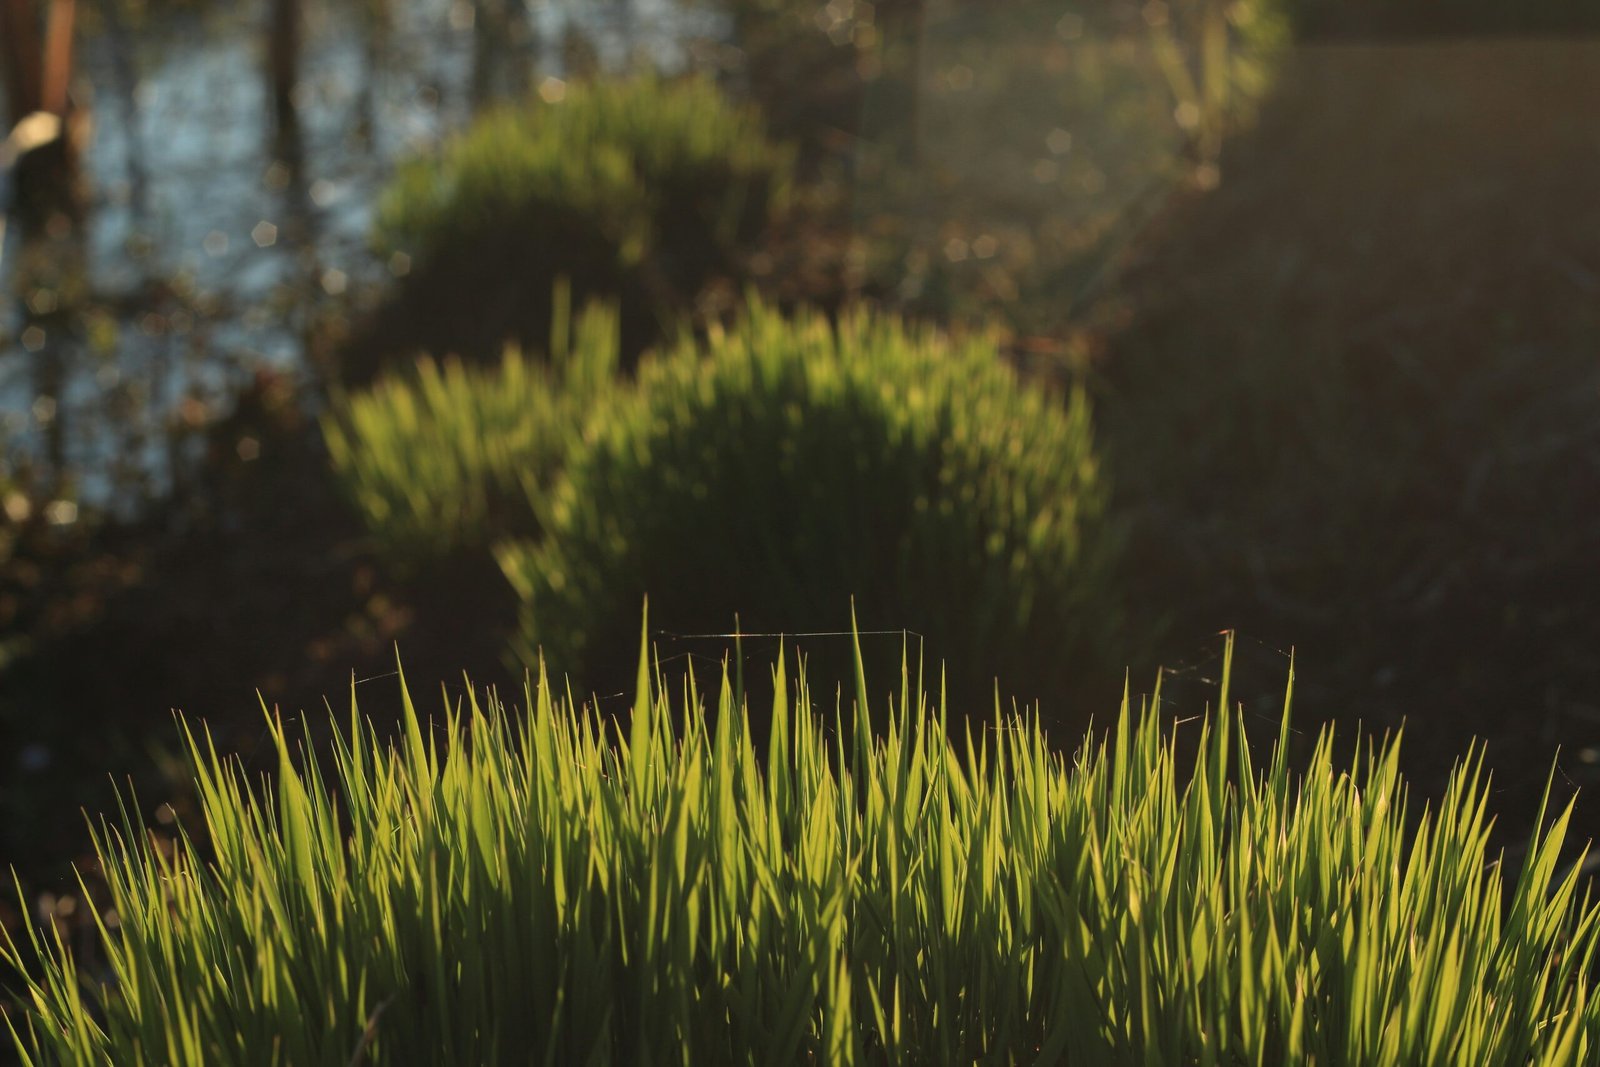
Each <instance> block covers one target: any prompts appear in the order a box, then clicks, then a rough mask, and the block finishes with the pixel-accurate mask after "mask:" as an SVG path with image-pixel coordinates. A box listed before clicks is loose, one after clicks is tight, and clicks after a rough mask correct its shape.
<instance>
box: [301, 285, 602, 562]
mask: <svg viewBox="0 0 1600 1067" xmlns="http://www.w3.org/2000/svg"><path fill="white" fill-rule="evenodd" d="M554 307H555V312H556V314H555V322H554V326H553V328H552V332H551V342H550V347H549V352H548V356H547V357H546V358H545V359H542V360H539V359H532V358H529V357H526V356H524V355H523V354H522V353H521V352H520V351H519V350H517V349H514V348H513V349H508V350H507V351H506V352H505V353H504V355H503V356H502V358H501V360H500V363H499V365H498V366H494V367H477V366H472V365H469V364H465V363H463V362H461V361H460V360H453V359H448V360H445V361H442V362H440V361H436V360H433V359H429V358H423V359H420V360H418V361H417V363H416V365H415V370H414V373H410V374H390V375H388V376H386V377H384V378H383V379H380V380H379V381H378V382H377V383H375V384H374V385H373V386H372V387H371V388H370V389H367V390H364V391H361V392H358V393H354V394H347V395H344V396H341V397H340V398H338V400H337V401H336V403H335V404H334V406H333V408H332V410H331V411H330V412H329V413H328V415H327V416H326V417H325V418H324V419H323V421H322V430H323V439H324V440H325V441H326V443H327V446H328V454H329V458H330V460H331V462H332V464H333V469H334V472H335V475H336V477H337V478H338V481H339V483H340V485H341V487H342V488H343V490H344V492H345V494H346V496H347V497H348V498H349V499H350V501H351V503H352V504H354V506H355V507H356V510H357V511H358V512H360V514H361V516H362V519H363V520H364V521H365V523H366V525H367V528H368V529H369V530H370V531H371V532H372V535H373V537H374V540H375V541H376V542H377V543H378V545H379V547H380V549H381V550H382V552H383V553H384V555H385V556H386V557H387V558H388V559H390V560H391V561H394V562H395V563H397V564H399V565H401V566H411V567H415V566H417V565H420V564H421V563H423V562H425V561H427V560H430V559H436V558H439V557H443V556H448V555H450V554H451V553H456V552H473V551H476V552H478V553H480V554H482V555H485V556H486V555H487V553H488V549H489V546H490V545H491V544H493V543H495V542H496V541H498V540H500V539H502V538H506V537H518V536H521V537H526V536H531V535H533V534H534V533H536V532H537V531H538V522H537V519H536V517H535V515H534V509H533V507H532V505H531V504H530V501H531V500H538V499H540V498H542V497H543V496H544V495H545V494H546V493H547V492H548V491H549V489H550V487H551V485H552V483H553V482H554V480H555V478H556V476H557V474H558V473H559V472H560V470H561V467H562V464H563V462H564V459H565V456H566V453H567V452H568V450H569V449H570V448H571V446H572V444H573V442H574V440H575V439H576V438H577V437H578V436H579V434H580V432H581V429H582V425H583V422H584V420H585V419H586V418H587V417H588V414H589V409H590V407H591V406H593V405H594V404H595V403H596V402H597V401H598V400H599V399H600V398H601V397H602V396H603V395H604V394H605V393H606V392H607V391H609V390H612V389H616V388H619V387H620V385H619V382H618V376H617V361H618V346H619V338H618V319H617V314H616V310H615V309H614V308H611V307H608V306H606V305H603V304H600V303H591V304H590V305H588V306H587V307H586V308H585V309H584V310H583V312H582V313H581V314H580V315H579V316H578V319H577V322H576V323H575V324H573V323H572V321H571V318H570V315H569V312H568V308H569V307H570V296H569V293H568V291H567V290H566V289H565V288H564V287H558V289H557V292H556V296H555V299H554Z"/></svg>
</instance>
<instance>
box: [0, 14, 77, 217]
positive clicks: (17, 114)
mask: <svg viewBox="0 0 1600 1067" xmlns="http://www.w3.org/2000/svg"><path fill="white" fill-rule="evenodd" d="M76 22H77V3H76V0H51V3H50V9H49V14H48V17H47V19H46V23H45V32H44V34H43V36H42V37H41V35H40V34H39V32H38V20H37V19H36V17H35V15H34V10H33V5H32V0H0V74H3V75H4V80H5V87H6V97H7V101H8V103H9V113H8V114H7V115H6V116H5V123H4V127H3V129H0V135H3V136H0V140H3V139H5V138H6V137H9V136H10V135H11V134H12V131H13V130H15V129H16V128H17V127H18V124H19V123H22V122H23V121H24V120H26V119H28V118H29V116H35V115H40V114H41V113H42V114H44V115H49V116H53V117H54V118H55V119H57V120H58V122H57V123H56V124H55V125H54V127H53V129H52V133H50V134H49V135H46V136H45V137H43V138H41V139H40V140H38V141H37V143H32V142H30V143H25V144H23V145H21V146H20V149H21V150H20V153H19V155H18V157H17V158H16V159H15V161H14V164H13V167H14V169H13V171H12V174H11V192H12V203H11V204H9V205H0V209H4V208H9V210H10V212H11V214H12V216H13V217H14V218H15V219H16V221H17V223H18V224H19V227H20V228H21V230H22V232H23V235H24V238H26V237H27V236H28V235H30V234H31V233H33V232H35V231H37V230H38V229H39V228H41V227H42V226H43V225H45V224H46V223H48V222H49V221H50V220H51V219H53V218H56V217H65V218H66V219H67V220H68V221H69V222H72V221H76V220H77V219H78V218H79V217H80V216H81V214H82V199H81V197H80V195H79V192H80V186H79V182H78V148H79V145H80V143H81V142H82V140H83V139H84V137H85V136H86V134H87V124H86V123H85V122H84V116H82V115H79V114H76V113H75V112H74V109H73V107H72V102H71V99H70V94H69V88H70V86H71V83H72V42H73V34H74V28H75V25H76Z"/></svg>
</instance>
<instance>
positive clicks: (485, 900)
mask: <svg viewBox="0 0 1600 1067" xmlns="http://www.w3.org/2000/svg"><path fill="white" fill-rule="evenodd" d="M858 661H859V660H858ZM920 674H921V672H920V669H906V668H902V674H901V678H900V684H899V687H898V696H895V697H891V698H890V699H889V700H888V702H887V703H886V704H885V703H882V702H879V701H877V700H875V699H871V698H869V696H868V693H869V688H870V687H869V684H868V682H867V681H866V679H865V678H864V677H863V676H862V675H861V674H859V673H858V675H857V680H856V686H855V693H854V700H853V702H851V703H849V704H843V705H841V706H840V707H837V708H835V709H832V710H830V709H826V708H823V707H821V706H820V705H818V704H816V703H814V702H813V697H812V694H811V692H810V690H809V689H808V687H807V685H806V683H805V680H804V673H803V671H802V672H801V676H800V677H799V679H797V680H796V681H795V682H794V683H793V684H792V685H791V682H790V679H789V677H788V675H787V673H786V670H785V667H784V664H783V662H782V661H781V660H780V661H779V664H778V666H777V668H776V670H775V672H774V675H773V679H772V683H773V684H772V686H771V690H770V704H768V703H767V702H766V701H763V702H762V708H761V710H762V711H763V712H768V713H770V716H771V721H772V723H773V729H772V730H771V734H770V739H769V741H768V743H767V746H766V747H765V750H764V751H761V752H757V751H756V750H755V749H754V748H753V746H752V744H751V740H750V737H751V734H750V725H751V715H752V712H751V710H750V705H749V704H748V703H747V702H746V701H745V700H744V699H743V695H744V694H743V687H742V685H741V679H740V678H739V677H738V675H737V673H736V674H735V675H734V677H732V678H730V677H729V676H728V672H727V670H726V669H725V670H724V672H723V677H722V684H721V686H720V687H719V688H718V689H717V690H716V692H715V693H714V694H702V693H701V692H700V691H699V690H698V689H697V687H696V683H695V681H694V679H693V678H692V677H688V678H686V679H684V680H683V682H682V684H681V686H669V685H667V684H666V682H665V678H664V676H663V675H662V674H661V673H660V670H659V668H657V669H656V671H654V672H652V671H651V670H650V668H649V664H648V661H647V660H646V658H645V657H644V656H643V655H641V657H640V662H639V677H638V680H637V695H636V698H635V701H634V712H633V714H632V716H631V720H630V721H627V722H622V721H609V720H605V719H603V718H602V717H601V716H600V715H599V713H598V712H597V711H595V710H594V709H592V708H586V707H579V706H577V705H575V704H574V703H573V702H572V700H571V698H570V696H564V695H562V693H561V691H560V689H559V688H558V687H557V686H555V685H552V684H551V681H550V677H549V675H548V673H547V672H546V671H545V670H544V669H542V668H541V670H540V672H539V674H538V677H537V680H536V681H534V682H532V683H531V684H530V686H529V688H528V690H527V692H526V694H525V697H526V700H527V702H528V712H527V715H526V717H522V716H514V715H512V714H511V713H510V712H509V711H508V710H507V709H506V708H505V707H504V706H503V705H502V704H500V703H499V702H498V701H497V700H495V699H494V697H493V696H492V695H490V696H489V698H488V699H487V700H486V701H485V702H483V703H480V702H479V699H478V697H476V696H475V695H474V696H472V697H469V698H465V699H456V700H449V699H447V701H446V707H445V710H444V714H443V716H442V718H440V719H438V720H435V721H432V722H424V721H423V720H422V718H421V717H420V716H419V715H418V713H417V711H416V710H415V708H414V707H413V705H412V702H411V699H410V697H409V696H408V695H406V694H405V690H404V686H403V685H402V706H403V716H402V719H401V730H400V734H399V737H398V739H397V740H396V741H394V742H392V743H391V742H389V741H386V740H384V739H383V737H382V735H381V734H380V733H379V732H378V731H377V730H375V729H374V728H373V727H372V726H371V725H370V724H369V723H368V722H367V721H366V720H365V719H364V718H363V717H362V714H361V712H360V711H359V709H358V708H357V707H356V706H355V703H354V700H353V699H352V704H351V708H350V713H349V716H348V719H347V720H346V724H345V725H344V726H343V728H342V729H340V730H336V731H335V736H334V741H333V746H332V758H331V760H330V761H325V762H324V763H323V764H320V765H319V764H318V763H316V762H315V761H312V760H308V759H306V758H305V757H304V755H303V753H297V751H296V750H297V748H300V749H302V750H303V745H304V743H297V742H296V740H295V739H294V738H292V737H291V736H290V734H289V731H287V730H286V729H285V728H284V727H283V725H282V723H281V720H279V719H277V718H275V717H274V718H271V719H270V720H269V723H270V727H271V733H272V737H273V740H274V743H275V745H276V749H277V762H278V769H277V775H276V777H275V780H272V781H269V782H265V783H263V782H259V781H254V780H251V779H250V778H248V777H247V776H246V775H245V774H244V773H243V772H242V770H241V768H240V767H239V765H238V764H237V763H236V762H235V761H233V760H230V759H228V758H225V757H222V756H220V755H219V754H218V753H217V752H216V751H215V750H214V748H213V747H212V746H211V745H210V744H209V742H208V741H207V739H206V737H205V735H204V734H203V733H198V734H197V733H194V732H192V731H190V730H189V729H188V728H187V727H185V734H186V737H187V739H188V742H189V745H190V749H191V753H192V756H193V760H194V766H195V775H196V779H197V784H198V788H199V791H200V795H201V797H202V809H203V816H204V822H205V826H204V834H205V838H206V839H207V840H208V842H209V845H208V847H207V849H205V850H202V849H200V848H199V847H198V846H196V845H194V844H192V843H190V842H189V841H188V840H187V839H185V840H184V841H183V842H181V843H180V844H179V846H178V847H177V848H176V849H175V850H174V851H173V852H172V853H171V854H165V853H162V852H159V851H156V850H153V849H152V848H151V847H150V846H149V845H148V844H147V839H146V836H145V833H144V829H143V827H142V826H141V825H140V823H139V822H138V821H137V818H136V817H135V816H134V815H132V814H131V812H132V811H133V810H136V809H134V808H132V807H131V806H130V807H125V808H124V809H123V813H122V815H121V818H120V820H119V821H117V822H115V823H112V822H102V823H101V824H100V828H99V830H98V832H97V845H98V850H99V853H100V856H101V862H102V864H103V865H104V867H105V870H106V877H107V881H108V885H109V890H110V894H111V899H110V901H109V902H107V903H108V905H109V908H108V912H107V914H112V913H114V914H115V916H116V920H115V922H114V923H113V922H103V923H102V924H101V925H100V928H99V935H100V937H99V939H100V942H101V948H102V949H103V951H104V953H105V964H104V967H103V968H100V969H96V970H90V969H89V968H88V964H87V963H86V962H79V961H78V960H76V959H75V958H74V956H73V955H72V954H71V953H69V952H68V951H67V950H66V948H65V947H64V946H63V945H62V943H61V942H60V940H59V938H55V937H52V936H51V934H50V933H48V932H45V933H43V934H37V933H36V934H33V935H31V936H32V940H31V942H29V943H25V944H21V945H18V944H16V943H14V942H13V941H12V940H10V939H9V938H8V939H7V940H6V941H5V942H4V943H3V947H0V956H3V957H4V959H5V961H6V963H7V964H9V965H10V967H11V968H13V969H14V971H15V974H16V975H17V977H15V978H13V979H12V980H13V981H20V982H22V983H23V985H24V989H23V992H24V993H25V999H26V1001H27V1002H28V1003H29V1004H30V1005H31V1009H30V1011H29V1012H28V1013H27V1014H25V1015H23V1016H22V1017H20V1018H14V1019H12V1020H11V1026H12V1027H13V1032H14V1036H15V1038H16V1043H17V1046H18V1048H19V1050H20V1052H21V1054H22V1058H23V1061H24V1062H25V1063H30V1064H35V1063H38V1064H43V1063H62V1062H74V1063H108V1064H109V1063H116V1064H139V1063H148V1062H164V1063H201V1062H204V1063H208V1064H228V1063H246V1062H249V1063H259V1062H267V1061H271V1062H283V1063H295V1064H341V1065H342V1064H347V1063H360V1062H377V1063H410V1062H429V1063H442V1064H449V1063H472V1064H481V1063H496V1062H512V1061H516V1062H525V1061H527V1060H529V1059H533V1060H537V1061H541V1062H546V1063H569V1062H592V1063H606V1062H619V1061H620V1062H629V1063H644V1062H682V1063H707V1062H736V1063H754V1062H762V1063H787V1062H801V1061H817V1060H827V1061H830V1062H839V1063H852V1062H891V1063H904V1062H973V1061H981V1062H994V1063H1004V1062H1013V1061H1016V1060H1020V1059H1029V1060H1034V1061H1037V1062H1043V1063H1051V1062H1070V1063H1075V1064H1079V1063H1081V1064H1101V1063H1104V1064H1125V1063H1130V1062H1144V1063H1189V1064H1231V1063H1260V1062H1284V1063H1313V1062H1314V1063H1437V1064H1472V1065H1479V1064H1525V1063H1535V1064H1552V1065H1553V1064H1578V1063H1582V1062H1586V1061H1587V1060H1588V1059H1589V1058H1590V1057H1591V1055H1592V1052H1593V1050H1594V1047H1595V1043H1596V1040H1597V1038H1600V1007H1597V1001H1595V1000H1594V999H1593V998H1592V997H1591V988H1590V982H1591V978H1592V965H1593V962H1594V951H1595V943H1596V930H1597V926H1596V917H1597V912H1596V909H1595V907H1594V905H1593V904H1592V903H1591V901H1590V898H1589V897H1588V895H1587V893H1586V892H1583V893H1581V894H1580V884H1579V874H1578V870H1577V869H1576V868H1573V869H1571V870H1567V871H1560V870H1558V869H1557V856H1558V853H1559V851H1560V849H1561V847H1562V843H1563V838H1564V834H1565V831H1566V825H1567V820H1568V817H1569V815H1570V809H1569V810H1568V811H1567V812H1563V813H1562V814H1560V815H1559V816H1558V817H1556V818H1555V820H1554V822H1553V824H1551V825H1550V827H1549V829H1548V830H1547V832H1545V833H1544V834H1543V835H1541V836H1539V837H1538V838H1537V839H1536V840H1535V841H1534V842H1533V845H1532V847H1531V848H1530V849H1529V852H1528V856H1527V860H1526V862H1525V864H1524V866H1523V868H1522V870H1521V871H1520V873H1518V874H1516V875H1515V876H1514V879H1513V881H1512V882H1511V883H1510V885H1509V887H1508V886H1507V885H1506V884H1505V883H1506V879H1507V878H1508V877H1511V876H1509V875H1508V874H1507V872H1505V871H1504V870H1503V868H1502V865H1501V864H1500V863H1499V862H1498V861H1496V860H1495V859H1494V858H1493V857H1492V856H1490V855H1489V854H1488V853H1487V844H1486V842H1487V838H1488V835H1489V828H1490V821H1491V820H1490V816H1489V815H1488V813H1487V800H1488V791H1489V786H1488V782H1487V780H1486V779H1485V776H1484V774H1483V769H1482V754H1481V752H1478V753H1474V754H1473V755H1471V756H1469V757H1468V758H1467V759H1466V761H1465V762H1463V763H1462V764H1461V765H1460V766H1459V767H1458V769H1457V772H1456V775H1455V777H1454V778H1453V779H1452V781H1451V783H1450V786H1449V788H1448V789H1447V790H1446V792H1445V793H1444V795H1443V796H1442V797H1441V798H1439V799H1438V800H1437V801H1436V802H1434V803H1430V804H1428V805H1427V806H1426V807H1425V808H1424V809H1423V811H1422V812H1421V813H1420V815H1418V814H1417V813H1416V811H1415V810H1414V809H1413V807H1412V804H1411V802H1410V799H1409V797H1408V793H1407V789H1406V786H1405V784H1404V782H1403V781H1402V780H1401V779H1400V777H1399V775H1398V773H1397V771H1396V752H1397V744H1398V741H1388V742H1385V743H1384V744H1382V745H1374V746H1369V747H1368V748H1367V750H1366V751H1365V753H1364V754H1363V755H1361V756H1359V757H1358V758H1357V759H1356V760H1355V761H1354V762H1353V763H1352V764H1351V765H1349V766H1343V765H1341V764H1338V763H1336V762H1335V760H1334V757H1333V754H1332V753H1333V745H1332V734H1331V732H1329V731H1327V730H1324V731H1323V732H1322V734H1321V735H1320V737H1319V739H1318V742H1317V744H1316V747H1315V750H1314V752H1313V753H1312V755H1311V757H1310V760H1309V762H1307V763H1306V764H1305V766H1304V769H1303V770H1302V771H1301V772H1300V773H1295V772H1294V771H1292V770H1291V767H1290V763H1289V759H1288V752H1287V747H1286V741H1287V738H1288V736H1289V727H1288V724H1289V710H1288V700H1287V698H1286V700H1285V708H1284V717H1283V721H1282V725H1281V731H1280V733H1279V735H1278V739H1277V744H1276V746H1275V747H1273V748H1272V750H1271V751H1270V753H1269V754H1267V755H1266V757H1265V759H1264V760H1261V761H1260V762H1259V764H1258V762H1257V759H1256V757H1255V756H1254V755H1253V754H1252V747H1251V745H1250V744H1249V743H1248V742H1247V740H1246V738H1245V735H1244V732H1243V721H1242V715H1235V714H1234V712H1232V711H1230V710H1223V711H1221V712H1219V713H1218V714H1217V715H1215V716H1213V717H1209V718H1208V719H1207V720H1206V721H1203V722H1199V723H1196V722H1192V721H1191V722H1188V723H1185V724H1183V725H1182V726H1178V727H1174V728H1173V732H1168V731H1167V730H1165V729H1164V728H1163V727H1162V725H1161V723H1162V716H1161V713H1160V703H1159V694H1158V695H1157V696H1156V697H1155V698H1153V699H1152V700H1151V701H1149V702H1147V703H1145V702H1141V706H1140V707H1138V708H1136V707H1135V706H1134V704H1133V702H1132V701H1130V700H1128V699H1124V701H1123V704H1122V707H1121V709H1120V712H1119V714H1118V717H1117V720H1116V722H1115V724H1114V726H1113V727H1112V729H1111V732H1110V735H1109V737H1108V738H1105V739H1103V740H1102V739H1100V738H1099V736H1098V735H1096V734H1095V733H1093V732H1091V733H1090V735H1089V736H1088V737H1086V738H1085V739H1084V741H1083V743H1082V745H1081V746H1080V747H1079V749H1078V750H1077V752H1076V753H1075V754H1073V755H1072V756H1070V757H1069V756H1065V755H1063V754H1061V753H1059V752H1057V751H1055V750H1054V749H1053V748H1052V747H1051V744H1050V742H1049V741H1048V739H1047V738H1046V737H1045V735H1044V734H1043V733H1042V731H1041V730H1040V729H1039V727H1038V724H1037V721H1036V720H1034V719H1032V718H1031V717H1029V716H1027V715H1021V716H1017V715H1009V714H1003V713H1002V712H1000V711H999V710H998V709H997V710H996V711H995V712H994V714H993V716H992V718H991V719H990V720H989V721H988V723H987V724H982V725H968V726H967V727H966V728H965V729H963V728H961V727H960V726H958V725H956V716H958V715H959V709H951V708H948V707H946V706H944V705H943V704H941V703H939V702H937V701H931V700H930V698H929V697H928V695H927V694H926V692H925V691H924V690H923V689H922V686H921V680H922V679H921V678H920ZM1290 684H1291V688H1292V676H1291V683H1290ZM1220 704H1221V706H1222V708H1224V709H1226V708H1227V705H1228V694H1227V673H1226V671H1225V672H1224V678H1223V683H1222V693H1221V696H1220ZM707 705H709V708H708V706H707ZM869 709H871V710H869ZM330 718H335V717H334V716H332V714H331V713H330ZM951 736H954V737H956V738H958V739H959V740H958V741H957V743H954V744H953V743H952V742H951V741H950V740H949V738H950V737H951ZM1183 753H1190V754H1191V755H1192V758H1191V756H1186V755H1183ZM1542 822H1543V819H1542V818H1541V823H1542ZM197 829H198V828H197ZM1507 888H1509V892H1506V890H1507ZM24 975H26V977H23V976H24Z"/></svg>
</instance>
